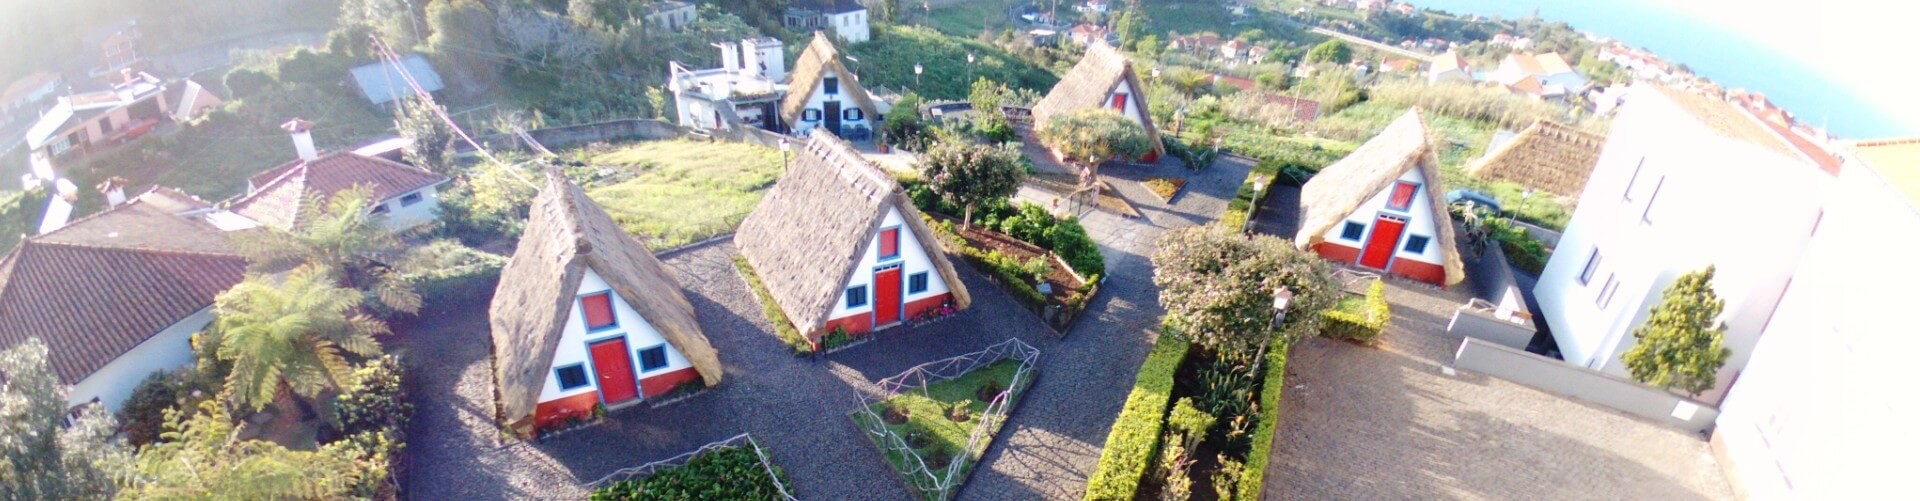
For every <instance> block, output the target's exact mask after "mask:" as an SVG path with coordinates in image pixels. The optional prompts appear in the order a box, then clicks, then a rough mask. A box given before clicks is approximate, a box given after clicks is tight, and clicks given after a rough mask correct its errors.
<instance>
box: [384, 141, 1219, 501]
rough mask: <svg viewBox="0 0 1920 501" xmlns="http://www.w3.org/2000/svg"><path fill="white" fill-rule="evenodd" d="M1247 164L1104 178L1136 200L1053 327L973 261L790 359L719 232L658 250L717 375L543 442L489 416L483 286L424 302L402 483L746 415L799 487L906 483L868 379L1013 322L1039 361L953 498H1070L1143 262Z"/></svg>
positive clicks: (427, 495)
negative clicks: (913, 316)
mask: <svg viewBox="0 0 1920 501" xmlns="http://www.w3.org/2000/svg"><path fill="white" fill-rule="evenodd" d="M1250 167H1251V166H1250V165H1248V164H1245V163H1243V162H1235V161H1230V160H1227V159H1222V161H1221V162H1220V163H1217V164H1216V165H1214V166H1213V167H1211V168H1209V169H1207V170H1205V171H1202V172H1199V173H1187V172H1185V171H1177V172H1170V173H1155V174H1156V175H1168V174H1173V175H1188V176H1189V177H1190V184H1189V185H1188V186H1187V188H1186V189H1185V191H1184V192H1183V193H1181V194H1180V195H1179V197H1177V198H1176V199H1175V200H1174V203H1173V204H1172V205H1166V204H1158V203H1139V202H1137V201H1138V200H1146V199H1147V197H1148V195H1147V194H1146V192H1145V189H1144V188H1141V187H1139V186H1138V183H1135V182H1126V181H1127V180H1129V179H1138V178H1139V177H1140V176H1144V175H1146V174H1148V172H1142V171H1140V170H1134V169H1129V168H1124V167H1123V168H1119V169H1115V171H1114V172H1111V173H1108V175H1109V176H1110V177H1112V178H1113V179H1110V180H1109V182H1111V183H1112V184H1114V185H1115V186H1116V187H1117V189H1120V190H1122V191H1124V192H1126V193H1127V196H1128V197H1129V198H1130V199H1133V200H1136V203H1138V204H1139V205H1140V209H1141V211H1142V213H1143V217H1142V218H1139V219H1124V218H1119V217H1115V216H1111V215H1108V214H1105V213H1095V214H1089V215H1088V216H1087V217H1086V219H1085V220H1084V221H1083V222H1084V223H1085V225H1086V226H1087V229H1088V231H1089V233H1091V234H1092V235H1093V236H1094V238H1095V239H1096V240H1098V241H1099V243H1100V245H1101V250H1102V251H1103V252H1105V253H1106V257H1107V269H1108V272H1109V273H1108V274H1109V275H1110V277H1111V278H1109V279H1108V280H1107V281H1106V282H1105V284H1104V285H1103V286H1102V291H1101V292H1100V295H1099V296H1098V297H1097V298H1096V299H1095V301H1094V303H1093V304H1092V305H1091V306H1089V308H1088V311H1087V312H1086V313H1085V316H1083V317H1082V318H1081V319H1080V321H1079V322H1078V323H1077V324H1076V325H1075V326H1074V328H1073V330H1072V331H1071V332H1070V333H1068V335H1067V336H1066V337H1064V338H1062V337H1059V336H1056V335H1055V334H1053V333H1052V332H1051V331H1049V330H1048V329H1047V328H1046V327H1045V326H1043V325H1042V324H1041V323H1040V322H1039V320H1038V319H1037V318H1036V317H1035V316H1034V315H1033V314H1031V313H1028V312H1027V311H1025V310H1023V309H1021V307H1020V306H1019V305H1017V304H1016V303H1014V302H1013V300H1012V299H1010V298H1008V297H1007V296H1006V295H1005V293H1003V292H1001V291H1000V290H999V289H998V288H997V287H995V286H993V285H992V284H990V283H988V282H986V281H985V280H984V279H983V278H982V277H981V276H980V275H979V274H978V273H976V272H974V271H973V270H972V269H971V268H970V267H967V266H961V267H960V274H961V277H962V280H963V281H964V283H966V285H967V287H968V289H969V290H971V291H973V295H974V306H973V308H971V309H969V310H967V311H965V312H962V313H961V314H959V315H958V316H956V317H954V318H949V319H946V320H943V321H940V322H936V323H933V324H930V325H926V326H921V327H915V328H906V329H895V330H891V331H887V332H885V333H883V334H882V335H881V336H880V337H879V338H878V339H876V340H875V341H872V342H870V343H867V344H865V345H861V346H858V347H854V348H851V349H848V350H846V351H842V352H839V353H835V354H832V355H828V356H826V357H824V358H821V359H819V360H814V359H808V358H794V357H793V356H791V355H789V354H788V352H787V351H786V349H785V347H784V345H782V344H781V343H780V341H779V340H778V339H776V338H775V336H774V335H773V334H771V332H772V327H771V325H770V324H769V323H768V321H767V320H766V318H765V317H764V315H762V314H761V312H760V305H759V304H758V303H757V302H756V301H755V299H754V298H753V296H752V294H751V293H750V292H749V291H748V290H747V286H746V284H745V283H744V282H743V281H742V280H741V279H740V278H739V276H738V274H737V273H735V271H734V268H733V266H732V263H731V261H730V260H731V257H732V256H733V255H734V254H735V251H734V248H733V245H732V243H731V242H730V241H721V242H717V243H713V244H708V245H704V246H696V247H694V248H691V249H686V250H683V251H678V252H674V253H670V254H668V255H664V256H662V257H663V260H664V261H665V262H666V264H667V265H668V267H670V268H672V269H673V270H674V271H675V272H676V274H677V278H679V280H680V282H681V284H682V285H683V286H685V287H686V289H687V291H686V292H687V296H688V299H689V300H690V301H691V302H692V303H693V305H694V308H695V309H696V310H697V312H698V315H699V318H700V322H701V326H702V328H703V329H704V330H705V331H706V334H707V337H708V338H709V339H710V340H711V341H712V342H713V344H714V346H715V348H717V349H719V351H720V353H721V361H722V363H723V365H725V374H726V375H725V381H723V382H722V383H721V385H720V386H719V387H717V388H713V389H711V390H709V391H707V392H705V393H702V394H699V395H698V396H695V397H693V398H692V399H690V400H687V401H684V402H680V403H677V404H672V405H667V406H664V407H661V408H657V409H656V408H648V407H646V406H644V405H642V406H639V407H636V408H630V409H624V410H621V411H617V412H615V413H613V414H612V415H611V416H609V418H608V419H607V421H606V422H605V423H603V424H600V425H598V426H593V427H589V428H586V429H583V430H579V431H576V432H572V433H567V434H562V435H560V436H558V437H555V438H552V439H550V440H547V441H544V442H540V443H526V442H515V441H507V440H502V439H501V438H502V437H501V433H500V432H499V431H498V427H497V426H495V425H494V423H493V421H492V416H493V405H494V404H493V389H492V381H491V375H490V374H491V372H490V371H491V370H492V366H491V361H490V360H491V359H490V357H489V351H490V346H491V342H490V341H489V340H488V337H487V336H488V334H487V333H488V325H487V320H486V318H487V314H486V309H487V300H488V298H487V297H485V296H486V294H474V295H473V296H472V297H467V298H463V299H465V301H463V302H462V301H454V302H451V303H449V304H433V305H429V308H428V312H427V313H426V314H425V315H424V317H423V318H422V319H421V320H420V321H419V322H417V324H418V325H419V326H418V327H415V328H414V329H412V330H411V331H410V332H409V333H408V334H407V339H405V340H404V341H402V342H400V343H399V344H400V349H401V350H404V351H405V352H406V353H408V355H407V359H408V360H409V365H410V368H411V369H412V371H413V372H412V374H413V380H414V381H413V387H412V389H413V391H414V392H415V393H416V395H424V396H428V397H424V398H415V402H416V404H417V406H418V410H417V411H416V412H417V414H416V416H415V418H414V421H413V425H412V427H411V428H410V430H409V431H410V432H411V436H410V444H409V447H408V455H409V459H410V460H409V464H408V471H407V473H406V479H405V484H406V488H407V494H408V496H409V497H412V498H418V499H527V498H541V499H556V498H572V499H578V498H581V497H584V495H585V490H584V489H583V488H582V487H583V485H584V484H586V483H588V482H592V481H594V480H596V479H598V478H601V477H603V476H605V475H607V474H609V473H612V472H614V471H617V470H619V469H621V468H627V467H632V466H638V465H640V464H644V463H647V462H650V461H656V460H659V459H664V458H668V457H671V456H674V455H677V454H680V453H682V452H686V451H689V450H692V449H694V448H696V447H698V446H700V445H702V444H706V443H709V442H714V441H718V440H722V439H725V438H727V437H730V436H733V435H736V434H739V433H742V432H747V433H751V434H753V436H754V437H755V438H756V439H757V440H758V441H759V442H760V444H761V446H762V447H764V448H766V449H767V450H768V453H769V455H770V456H771V457H772V459H773V460H774V461H775V462H776V463H778V464H779V465H780V466H781V467H782V468H785V469H786V471H787V473H788V475H789V477H790V479H791V482H790V485H791V487H792V488H793V490H794V491H795V493H796V495H797V496H799V497H800V498H802V499H909V498H910V497H911V493H909V492H908V491H907V490H906V489H905V488H904V487H902V486H901V483H900V482H899V481H898V480H896V479H895V474H894V472H893V471H892V470H891V469H890V468H888V467H887V465H886V464H885V462H884V461H883V460H882V459H881V458H880V456H879V454H878V453H877V452H876V451H875V450H874V449H873V447H872V446H871V445H870V444H869V443H868V442H867V440H866V439H865V438H864V437H862V436H860V435H859V431H858V430H857V429H856V428H854V426H853V424H852V422H851V421H850V420H849V419H848V418H847V417H846V412H847V411H848V410H850V409H852V408H853V407H854V406H855V405H857V396H856V395H857V393H856V392H860V391H869V388H870V386H871V385H870V383H871V382H872V381H874V380H878V379H882V378H885V377H889V376H892V375H894V374H897V373H899V372H900V371H903V370H905V369H907V368H909V367H912V366H914V365H918V364H921V363H924V362H928V361H931V360H935V359H939V358H944V357H949V356H954V355H959V354H962V353H966V352H970V351H976V350H979V349H982V348H985V347H986V346H988V345H991V344H993V343H997V342H1000V341H1003V340H1005V339H1007V338H1009V337H1017V338H1020V339H1022V340H1024V341H1026V342H1027V343H1028V344H1031V345H1033V346H1035V347H1037V348H1039V349H1040V351H1041V358H1040V364H1039V377H1038V378H1037V379H1036V380H1035V383H1034V385H1033V386H1032V387H1031V388H1030V389H1029V390H1028V392H1027V394H1026V396H1024V397H1023V398H1022V399H1021V402H1020V404H1019V406H1018V407H1017V408H1015V409H1014V411H1013V415H1012V417H1011V418H1010V419H1009V421H1008V423H1007V424H1006V426H1005V427H1004V428H1002V429H1001V431H1000V433H999V436H998V438H997V440H996V441H995V442H994V445H993V447H992V448H991V449H989V450H988V451H987V454H986V456H985V457H983V458H982V460H981V463H980V464H979V465H978V466H977V468H976V470H975V472H974V473H973V476H972V478H971V479H970V480H969V481H968V482H967V484H966V486H965V487H964V488H963V489H962V490H961V492H960V497H961V498H963V499H1040V498H1044V499H1078V498H1079V496H1080V494H1081V493H1082V491H1084V489H1085V482H1086V477H1087V476H1088V475H1090V474H1091V473H1092V470H1093V467H1094V465H1095V463H1097V462H1098V460H1099V454H1100V446H1101V444H1102V443H1103V442H1104V441H1105V440H1106V435H1107V431H1108V429H1109V428H1110V427H1111V426H1112V424H1113V418H1114V416H1115V415H1116V414H1118V413H1119V410H1120V407H1121V405H1122V404H1123V403H1124V400H1125V397H1126V393H1127V391H1128V390H1129V389H1130V388H1131V386H1132V383H1133V375H1134V372H1135V371H1136V370H1137V369H1138V367H1139V365H1140V362H1141V360H1142V359H1144V358H1145V356H1146V352H1147V351H1148V349H1149V348H1150V347H1151V345H1152V341H1153V339H1154V337H1155V336H1157V335H1158V332H1157V331H1158V321H1159V318H1160V316H1161V310H1160V308H1159V305H1158V304H1157V295H1158V293H1157V291H1156V290H1155V288H1154V287H1153V284H1152V266H1151V264H1150V263H1149V262H1148V257H1147V256H1148V254H1149V253H1150V252H1151V249H1152V243H1153V241H1154V239H1155V238H1157V237H1158V236H1159V235H1160V233H1162V232H1164V231H1165V230H1167V229H1169V228H1178V227H1184V226H1190V225H1194V224H1200V223H1204V222H1206V221H1210V220H1212V219H1214V218H1216V217H1218V216H1219V214H1220V212H1221V211H1222V210H1224V209H1225V207H1226V202H1227V200H1228V199H1230V198H1231V197H1232V196H1233V193H1234V190H1235V189H1236V188H1237V187H1238V185H1239V183H1240V181H1241V180H1242V179H1244V178H1245V176H1246V173H1247V170H1248V169H1249V168H1250Z"/></svg>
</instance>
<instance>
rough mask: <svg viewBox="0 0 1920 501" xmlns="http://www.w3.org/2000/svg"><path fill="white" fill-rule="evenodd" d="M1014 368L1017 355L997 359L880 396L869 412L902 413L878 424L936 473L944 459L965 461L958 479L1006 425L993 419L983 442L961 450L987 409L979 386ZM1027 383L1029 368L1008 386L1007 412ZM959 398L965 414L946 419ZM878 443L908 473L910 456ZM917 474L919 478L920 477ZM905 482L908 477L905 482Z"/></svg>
mask: <svg viewBox="0 0 1920 501" xmlns="http://www.w3.org/2000/svg"><path fill="white" fill-rule="evenodd" d="M1019 368H1020V362H1019V361H1017V360H1001V361H999V362H994V363H992V364H989V365H987V366H986V367H981V368H979V369H975V370H974V371H973V372H969V373H966V374H964V375H962V376H960V377H958V378H954V379H951V380H947V381H942V382H938V383H933V384H930V385H927V386H926V387H925V388H922V389H918V390H911V391H907V392H904V393H900V394H898V395H894V396H893V397H891V398H888V399H886V400H884V401H880V402H875V403H873V404H872V410H873V412H874V414H878V415H881V416H894V415H897V414H899V413H904V414H906V417H905V422H900V423H894V422H891V420H890V418H883V420H887V421H888V422H885V423H882V424H883V425H884V426H886V427H887V429H889V430H892V431H893V432H894V433H897V434H899V435H900V437H901V438H903V439H905V440H906V441H907V444H908V445H909V446H912V447H914V452H915V453H916V454H918V455H920V457H921V460H923V461H925V462H926V463H927V466H928V467H929V468H931V469H933V470H934V472H935V474H939V473H941V472H942V471H944V469H945V468H947V467H948V465H949V464H950V463H949V462H948V461H965V462H966V465H964V466H962V467H961V470H960V471H961V476H962V478H965V475H967V473H968V472H971V471H972V469H973V464H972V463H973V462H974V461H976V460H979V459H980V456H981V455H982V454H985V453H986V452H987V447H988V446H989V445H991V443H992V440H991V437H993V436H994V435H996V434H998V433H999V431H1000V430H999V429H998V427H999V426H1000V425H1003V424H1005V420H1001V421H1000V422H997V423H993V425H994V429H990V430H987V437H989V439H988V440H987V441H986V442H982V443H981V444H980V447H979V448H978V449H976V450H965V451H963V449H964V448H965V447H966V446H967V440H968V438H970V437H971V436H972V435H973V431H974V429H975V428H977V427H979V426H980V424H981V422H980V418H981V413H982V412H984V411H985V410H986V409H987V400H983V399H981V398H980V396H981V395H979V393H980V390H981V389H982V387H983V386H984V385H986V384H988V383H989V382H992V383H994V384H995V385H996V386H997V387H999V388H1003V389H1005V388H1007V387H1008V386H1009V385H1010V384H1011V383H1012V381H1013V376H1014V373H1015V372H1017V371H1018V370H1019ZM1032 382H1033V380H1032V374H1031V373H1029V374H1028V379H1027V380H1026V381H1023V382H1022V386H1021V387H1016V388H1012V389H1011V391H1013V394H1012V395H1010V396H1009V402H1010V403H1009V408H1008V410H1009V411H1011V410H1012V409H1011V405H1012V403H1017V402H1019V398H1020V393H1022V392H1024V391H1025V390H1026V388H1025V385H1026V384H1031V383H1032ZM961 402H965V403H966V404H967V407H966V409H967V411H966V419H964V420H960V421H955V420H953V419H952V418H951V412H950V410H951V409H952V408H953V407H954V406H955V405H956V404H958V403H961ZM889 408H891V409H892V410H889ZM851 416H852V417H853V419H854V421H856V422H860V423H861V425H862V428H865V427H867V426H868V425H870V424H871V423H870V422H868V421H867V420H871V419H872V418H871V417H868V415H867V414H866V413H864V412H860V411H858V410H856V411H854V412H852V413H851ZM868 437H869V438H872V435H870V434H869V435H868ZM876 443H877V442H876ZM881 448H882V450H884V451H886V458H887V463H889V464H892V465H893V467H894V469H895V470H897V471H900V472H901V473H902V475H910V474H908V473H907V472H908V471H909V468H908V466H907V465H909V464H912V459H911V458H908V457H906V456H904V455H903V454H901V453H899V452H896V451H891V450H886V448H885V447H881ZM942 458H950V459H942ZM921 478H923V479H924V477H921ZM909 483H910V484H911V483H913V482H912V481H909ZM963 483H965V482H956V483H955V484H954V485H953V487H955V488H957V487H959V486H960V484H963ZM916 490H917V489H916ZM920 493H921V494H923V495H925V497H927V498H928V499H944V498H946V497H947V495H950V494H951V492H946V493H929V492H925V491H920Z"/></svg>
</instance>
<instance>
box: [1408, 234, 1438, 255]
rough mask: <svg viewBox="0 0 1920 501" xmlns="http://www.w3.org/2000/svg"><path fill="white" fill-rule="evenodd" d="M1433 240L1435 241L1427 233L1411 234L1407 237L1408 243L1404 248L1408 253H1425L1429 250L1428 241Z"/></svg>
mask: <svg viewBox="0 0 1920 501" xmlns="http://www.w3.org/2000/svg"><path fill="white" fill-rule="evenodd" d="M1431 241H1433V239H1432V238H1429V237H1427V236H1425V235H1414V236H1410V237H1407V245H1406V247H1403V249H1405V250H1406V251H1407V253H1408V254H1423V253H1426V252H1427V242H1431Z"/></svg>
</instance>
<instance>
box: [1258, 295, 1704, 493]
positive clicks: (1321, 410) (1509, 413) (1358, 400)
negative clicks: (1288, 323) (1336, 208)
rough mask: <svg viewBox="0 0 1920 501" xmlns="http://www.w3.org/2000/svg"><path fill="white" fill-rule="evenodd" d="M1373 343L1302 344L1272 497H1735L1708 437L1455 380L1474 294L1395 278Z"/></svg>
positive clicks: (1285, 406) (1475, 378)
mask: <svg viewBox="0 0 1920 501" xmlns="http://www.w3.org/2000/svg"><path fill="white" fill-rule="evenodd" d="M1387 298H1388V300H1389V301H1390V302H1391V303H1393V315H1394V316H1393V322H1392V323H1391V324H1389V325H1388V327H1387V333H1386V335H1385V336H1384V337H1383V338H1382V341H1381V344H1380V346H1378V347H1375V348H1369V347H1363V346H1359V345H1355V344H1351V343H1346V342H1341V341H1334V340H1329V339H1311V340H1308V341H1307V342H1305V343H1302V344H1301V345H1299V346H1297V347H1295V348H1294V350H1293V355H1292V358H1291V359H1290V361H1289V362H1288V364H1287V379H1286V382H1287V388H1286V393H1284V394H1283V395H1284V396H1283V397H1282V403H1281V407H1280V416H1281V418H1280V419H1281V421H1280V429H1279V431H1278V433H1277V434H1276V435H1275V437H1274V445H1273V451H1274V452H1273V458H1272V462H1270V463H1269V464H1268V466H1267V473H1266V475H1267V483H1266V488H1267V491H1266V493H1265V496H1264V497H1265V498H1266V499H1434V498H1446V499H1730V498H1731V497H1732V492H1731V491H1730V489H1729V487H1728V484H1727V481H1726V479H1725V478H1723V477H1722V476H1721V473H1720V468H1719V467H1718V466H1717V465H1716V463H1715V462H1714V459H1713V455H1712V453H1711V452H1709V451H1708V448H1707V442H1706V441H1705V440H1703V439H1702V438H1701V437H1700V436H1699V435H1697V434H1693V433H1688V432H1684V431H1680V430H1676V429H1672V428H1668V427H1665V426H1661V425H1657V424H1653V423H1649V422H1646V421H1642V420H1639V419H1637V418H1633V417H1629V416H1626V415H1624V414H1620V413H1617V412H1614V411H1612V410H1609V409H1603V408H1599V407H1593V406H1589V405H1586V404H1582V403H1580V402H1577V401H1573V400H1569V399H1565V398H1561V397H1559V396H1555V395H1551V394H1547V393H1544V392H1541V391H1538V390H1534V389H1532V388H1528V387H1525V386H1520V385H1517V384H1514V383H1510V382H1507V381H1505V380H1501V379H1497V378H1492V377H1488V376H1484V375H1480V374H1474V373H1469V372H1460V373H1458V374H1457V375H1454V376H1449V375H1446V374H1444V373H1442V371H1441V369H1442V367H1445V366H1450V365H1451V364H1452V361H1453V350H1454V349H1455V348H1456V347H1458V346H1459V342H1460V339H1459V338H1458V337H1455V336H1452V335H1449V334H1447V333H1446V326H1447V321H1448V319H1449V318H1451V314H1452V310H1453V307H1454V306H1456V305H1458V304H1459V303H1460V301H1461V300H1462V298H1464V295H1463V294H1461V293H1458V292H1446V291H1440V290H1438V289H1436V288H1433V287H1430V286H1426V285H1422V284H1412V283H1409V282H1406V281H1401V280H1397V279H1390V280H1388V288H1387Z"/></svg>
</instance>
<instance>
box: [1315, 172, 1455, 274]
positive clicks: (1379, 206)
mask: <svg viewBox="0 0 1920 501" xmlns="http://www.w3.org/2000/svg"><path fill="white" fill-rule="evenodd" d="M1399 180H1400V181H1406V182H1409V183H1414V184H1418V185H1420V187H1419V189H1416V190H1414V191H1413V201H1412V205H1411V206H1409V207H1407V210H1404V211H1397V210H1387V200H1388V199H1390V198H1393V187H1394V186H1395V185H1397V184H1399V183H1392V184H1388V185H1387V187H1386V188H1384V189H1381V190H1380V192H1379V193H1375V194H1373V197H1371V198H1368V199H1367V201H1365V202H1361V203H1360V207H1359V208H1357V209H1354V211H1353V213H1352V214H1348V215H1347V219H1346V222H1350V223H1359V224H1360V225H1361V226H1365V227H1367V231H1366V232H1365V233H1362V234H1361V235H1360V239H1359V240H1348V239H1345V238H1340V233H1341V230H1342V229H1344V228H1345V227H1346V223H1340V224H1335V225H1333V227H1332V228H1329V229H1327V232H1326V233H1325V234H1323V235H1321V237H1323V238H1325V239H1326V241H1328V242H1333V243H1336V244H1340V245H1344V246H1347V247H1352V248H1355V249H1360V250H1361V251H1362V252H1364V251H1366V248H1367V239H1369V238H1372V237H1373V223H1374V221H1376V220H1378V219H1379V218H1380V213H1381V212H1383V211H1384V212H1387V213H1391V214H1396V215H1401V216H1407V229H1406V232H1405V233H1402V234H1401V235H1400V241H1398V242H1394V244H1393V258H1394V259H1396V260H1397V259H1410V260H1414V261H1419V262H1422V263H1428V264H1438V265H1445V264H1446V260H1445V258H1444V257H1442V256H1444V254H1442V253H1441V250H1440V246H1442V245H1453V242H1442V241H1440V232H1439V231H1438V230H1437V229H1436V227H1435V226H1434V222H1435V221H1434V214H1433V201H1432V200H1431V198H1430V197H1431V196H1432V195H1431V191H1430V188H1429V187H1428V186H1427V180H1426V178H1425V177H1423V176H1421V175H1420V169H1419V168H1412V169H1407V172H1406V173H1404V174H1401V175H1400V178H1399ZM1414 235H1419V236H1423V237H1427V239H1428V240H1427V248H1426V249H1425V250H1423V251H1421V252H1419V253H1413V252H1407V248H1406V247H1407V238H1408V237H1411V236H1414ZM1388 266H1392V264H1391V263H1389V264H1388Z"/></svg>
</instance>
